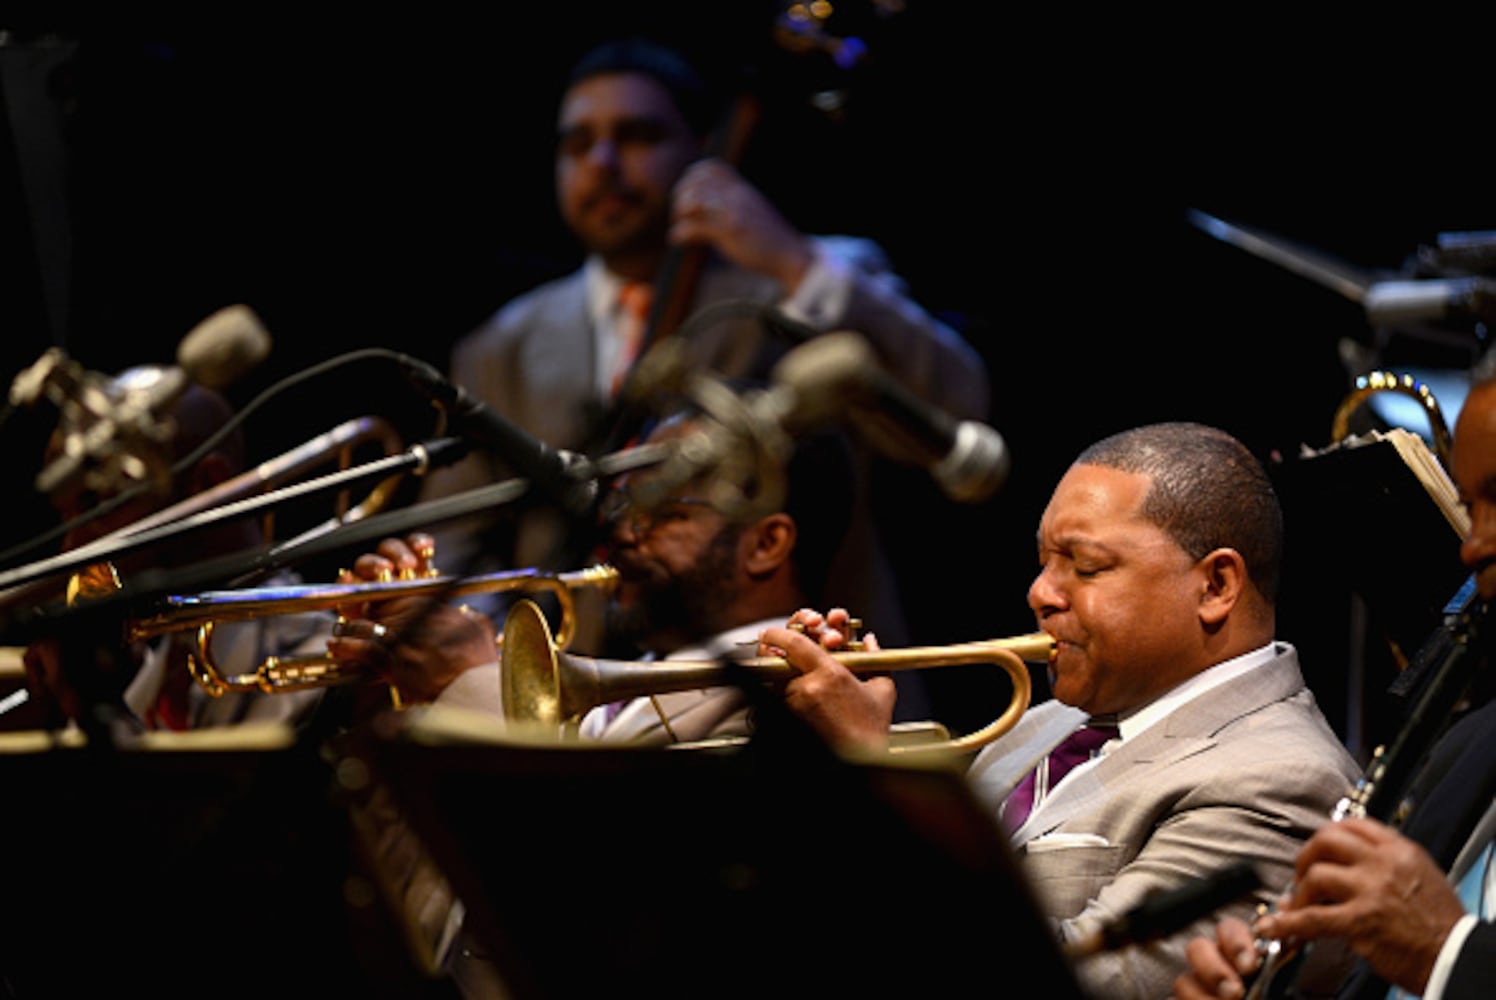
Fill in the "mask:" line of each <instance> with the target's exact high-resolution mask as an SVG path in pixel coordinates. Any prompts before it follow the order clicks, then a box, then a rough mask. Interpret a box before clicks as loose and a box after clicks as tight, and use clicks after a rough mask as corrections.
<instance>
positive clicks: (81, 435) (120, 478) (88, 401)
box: [10, 305, 270, 495]
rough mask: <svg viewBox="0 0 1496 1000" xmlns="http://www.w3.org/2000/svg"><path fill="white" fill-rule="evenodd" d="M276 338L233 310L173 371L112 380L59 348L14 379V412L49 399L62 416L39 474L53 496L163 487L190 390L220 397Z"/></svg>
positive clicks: (206, 327)
mask: <svg viewBox="0 0 1496 1000" xmlns="http://www.w3.org/2000/svg"><path fill="white" fill-rule="evenodd" d="M269 352H270V335H269V334H268V333H267V332H266V331H265V328H264V327H263V326H262V325H261V324H260V321H259V318H258V317H257V316H256V315H255V314H254V312H253V311H251V310H250V309H249V308H248V307H247V306H243V305H234V306H227V307H225V308H223V309H220V310H219V311H218V312H216V313H214V314H213V315H211V316H209V317H208V318H207V319H205V320H203V321H202V322H201V323H199V324H198V325H197V326H195V327H194V328H193V329H192V330H191V331H190V332H189V333H188V334H187V336H185V337H184V338H182V341H181V342H180V344H179V345H178V347H177V364H176V365H175V366H165V367H163V366H155V365H141V366H137V367H134V368H130V369H127V370H126V371H124V372H121V373H120V374H119V375H117V376H115V377H113V378H110V377H108V376H105V375H101V374H98V373H96V372H91V371H87V370H86V369H84V368H83V366H82V365H80V364H79V363H78V362H77V361H75V360H73V359H72V358H70V357H68V355H67V354H66V352H64V351H62V350H61V349H60V348H52V349H50V350H48V351H47V352H45V353H44V354H43V355H42V357H41V358H40V359H39V360H38V361H37V363H36V364H35V365H33V366H32V367H31V368H29V369H27V370H26V371H24V372H22V373H21V374H20V375H18V376H16V378H15V380H14V382H13V383H12V384H11V389H10V402H11V404H12V405H17V406H22V405H31V404H33V403H35V402H36V401H37V400H39V399H41V398H42V397H43V396H45V397H46V398H47V399H49V400H51V401H52V402H53V403H54V404H55V405H56V406H57V408H58V410H59V412H60V414H61V418H60V420H59V423H58V431H59V432H60V434H61V449H60V453H59V454H58V456H57V457H56V458H55V459H53V460H52V461H51V462H50V463H49V464H48V465H47V466H46V467H45V468H43V469H42V471H41V472H40V473H38V475H37V478H36V488H37V490H38V491H40V492H42V493H47V494H50V493H54V492H56V491H59V490H61V489H63V488H65V487H68V486H71V485H73V484H74V483H76V482H77V481H78V480H79V479H80V478H81V479H82V481H83V484H84V485H85V486H86V487H87V488H89V489H92V490H95V491H96V492H99V493H102V494H105V495H114V494H117V493H120V492H122V491H124V490H125V489H128V488H130V487H132V486H135V485H137V484H139V483H142V482H145V481H155V482H156V483H157V484H158V485H162V486H163V487H164V484H165V481H166V479H167V478H168V477H169V474H170V467H171V457H170V451H171V448H170V444H171V437H172V435H173V433H174V430H175V428H174V426H173V423H172V420H171V418H170V416H169V415H168V414H167V410H168V409H169V407H170V406H171V405H172V403H174V402H175V401H176V400H177V399H178V398H179V397H180V396H181V395H182V393H184V392H185V391H186V390H187V387H188V386H189V385H191V384H197V385H202V386H204V387H206V388H210V389H214V390H218V389H222V388H223V387H224V386H226V385H228V384H229V383H231V382H233V381H234V380H235V379H236V378H238V377H239V376H241V375H243V374H244V373H245V372H247V371H248V370H249V369H251V368H253V367H254V366H255V365H257V364H259V363H260V362H261V361H263V360H264V359H265V357H266V356H267V355H268V354H269Z"/></svg>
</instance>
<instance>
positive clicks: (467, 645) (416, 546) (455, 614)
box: [327, 534, 498, 704]
mask: <svg viewBox="0 0 1496 1000" xmlns="http://www.w3.org/2000/svg"><path fill="white" fill-rule="evenodd" d="M433 553H434V545H433V543H432V540H431V538H430V536H428V535H421V534H416V535H411V536H409V537H407V538H404V539H399V538H387V539H385V540H384V541H382V542H380V543H379V546H378V550H377V551H376V552H372V553H365V554H363V555H361V556H359V557H358V559H357V560H356V561H355V562H354V566H353V569H352V570H351V571H349V570H342V571H340V572H339V574H338V578H339V582H340V583H359V582H364V583H370V582H373V583H379V582H387V581H390V580H396V579H401V580H410V579H417V578H420V577H428V576H434V575H435V574H436V570H435V567H434V565H433V563H432V557H433ZM337 611H338V622H337V624H336V625H334V627H333V634H332V638H330V639H329V640H328V642H327V651H328V655H329V656H331V657H332V658H333V659H335V660H337V661H339V662H340V663H342V664H344V665H346V666H347V667H348V668H350V669H357V668H362V669H366V670H370V671H373V672H375V673H377V674H379V675H381V676H383V677H384V678H385V679H386V680H388V681H389V682H390V684H392V685H393V686H394V687H395V689H396V690H397V691H398V693H399V695H400V698H401V700H402V701H403V702H404V703H407V704H415V703H421V702H429V701H432V700H434V699H435V698H436V696H437V695H439V694H440V693H441V692H442V691H443V690H445V689H446V688H447V686H448V685H449V684H451V683H452V681H454V680H455V679H456V678H457V677H458V676H460V675H461V674H463V673H465V672H466V671H468V670H470V669H472V668H473V667H476V666H481V665H484V664H487V663H491V662H493V661H494V660H495V659H496V658H497V652H496V643H497V639H498V634H497V630H496V628H495V626H494V623H493V622H492V621H491V620H490V619H489V618H488V616H486V615H484V614H481V613H479V612H476V611H474V610H472V609H471V608H469V607H468V606H467V605H465V604H462V605H454V604H452V603H451V602H449V601H446V600H443V599H440V598H433V597H429V596H420V595H415V594H403V595H399V596H394V597H388V598H385V599H384V600H369V599H367V598H365V599H363V600H360V601H355V602H349V603H346V604H341V605H339V606H338V609H337Z"/></svg>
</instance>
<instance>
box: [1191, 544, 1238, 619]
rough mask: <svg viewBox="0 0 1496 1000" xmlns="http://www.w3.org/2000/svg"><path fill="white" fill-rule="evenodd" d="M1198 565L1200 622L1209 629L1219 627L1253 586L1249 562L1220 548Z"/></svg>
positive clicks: (1231, 551)
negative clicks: (1248, 568) (1248, 571)
mask: <svg viewBox="0 0 1496 1000" xmlns="http://www.w3.org/2000/svg"><path fill="white" fill-rule="evenodd" d="M1196 565H1197V566H1198V567H1199V569H1200V580H1201V590H1200V620H1201V621H1202V622H1204V623H1205V624H1207V625H1212V626H1214V625H1219V624H1220V623H1221V622H1223V621H1225V620H1226V616H1227V615H1229V614H1231V609H1232V608H1234V607H1236V602H1237V601H1239V600H1241V597H1242V594H1244V593H1246V590H1247V587H1248V586H1250V585H1251V581H1250V579H1249V578H1248V576H1247V562H1246V560H1245V559H1243V558H1242V557H1241V553H1240V552H1238V551H1236V550H1235V549H1228V548H1220V549H1216V550H1215V551H1213V552H1210V553H1208V554H1207V555H1206V556H1205V558H1203V559H1201V560H1200V562H1199V563H1197V564H1196Z"/></svg>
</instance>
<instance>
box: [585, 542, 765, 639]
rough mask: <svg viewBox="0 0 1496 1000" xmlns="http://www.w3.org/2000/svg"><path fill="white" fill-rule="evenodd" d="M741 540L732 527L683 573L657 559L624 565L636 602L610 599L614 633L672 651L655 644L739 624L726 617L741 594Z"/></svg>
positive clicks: (702, 635) (610, 622) (609, 625)
mask: <svg viewBox="0 0 1496 1000" xmlns="http://www.w3.org/2000/svg"><path fill="white" fill-rule="evenodd" d="M737 544H738V529H737V528H736V527H733V526H731V525H728V526H724V527H723V528H722V530H721V531H719V532H718V533H717V534H716V535H715V536H713V538H712V540H711V541H710V542H708V543H707V546H706V548H705V549H703V550H702V552H701V556H700V558H698V559H697V560H696V561H695V563H693V564H692V565H691V566H690V567H688V568H687V569H685V570H683V571H681V572H679V573H672V572H670V571H669V570H668V569H666V568H665V567H663V566H661V565H659V564H658V563H654V562H650V563H647V564H643V565H639V564H633V565H627V564H625V565H624V566H620V567H619V568H620V570H622V571H624V572H626V573H628V574H629V575H630V576H632V577H633V578H634V580H633V582H634V583H635V584H636V585H637V589H638V600H637V601H634V602H632V603H630V604H620V603H619V602H618V601H617V600H613V601H610V602H609V603H608V608H607V628H608V632H609V635H610V637H611V638H612V639H614V640H616V641H621V642H626V643H630V644H632V645H635V646H638V647H639V648H641V649H645V650H649V651H650V652H668V650H659V649H655V648H653V647H654V646H655V645H657V644H658V643H659V641H660V640H661V639H662V638H665V637H676V638H678V639H679V640H680V641H681V642H682V643H687V642H694V641H697V640H700V639H704V638H706V637H707V636H710V635H715V634H716V633H718V632H720V631H722V630H723V629H724V628H727V627H729V626H731V625H733V624H736V623H735V622H730V621H728V620H727V610H728V608H729V607H731V605H732V603H733V601H734V600H735V599H736V597H737V575H736V570H737Z"/></svg>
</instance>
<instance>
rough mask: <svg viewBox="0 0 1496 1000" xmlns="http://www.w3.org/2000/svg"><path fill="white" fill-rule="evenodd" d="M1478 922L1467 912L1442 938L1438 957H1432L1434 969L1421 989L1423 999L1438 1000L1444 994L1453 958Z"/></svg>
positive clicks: (1458, 953) (1475, 917) (1478, 919)
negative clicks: (1442, 942)
mask: <svg viewBox="0 0 1496 1000" xmlns="http://www.w3.org/2000/svg"><path fill="white" fill-rule="evenodd" d="M1478 923H1480V918H1479V917H1477V916H1476V915H1475V914H1473V913H1467V914H1465V915H1464V916H1463V917H1461V918H1460V919H1459V921H1458V922H1457V923H1456V924H1455V925H1454V926H1453V927H1451V928H1450V929H1449V937H1447V938H1445V939H1444V947H1442V948H1440V949H1439V957H1438V958H1436V959H1434V971H1433V972H1431V973H1429V977H1428V986H1427V988H1425V989H1424V991H1423V1000H1440V998H1442V997H1443V996H1444V986H1445V984H1446V983H1448V982H1449V973H1450V972H1451V971H1452V970H1453V969H1454V963H1455V960H1456V959H1458V958H1459V957H1460V951H1461V949H1463V948H1464V947H1465V939H1466V938H1467V937H1469V936H1470V932H1471V931H1472V930H1474V929H1475V925H1476V924H1478Z"/></svg>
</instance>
